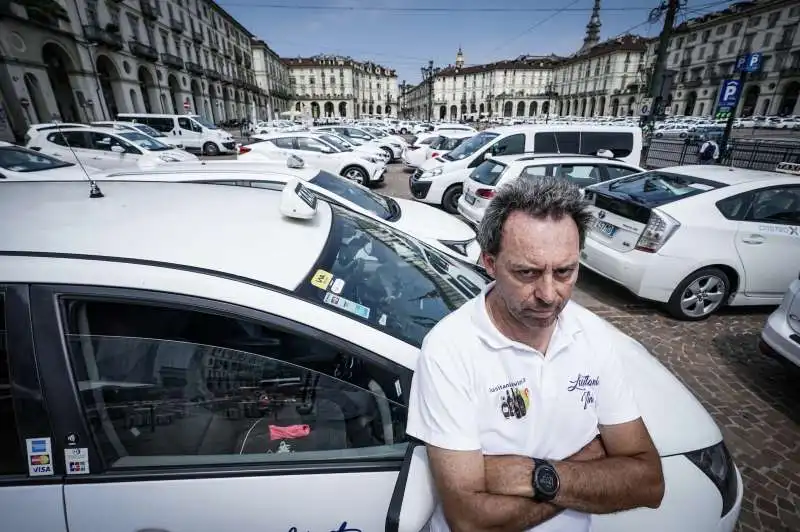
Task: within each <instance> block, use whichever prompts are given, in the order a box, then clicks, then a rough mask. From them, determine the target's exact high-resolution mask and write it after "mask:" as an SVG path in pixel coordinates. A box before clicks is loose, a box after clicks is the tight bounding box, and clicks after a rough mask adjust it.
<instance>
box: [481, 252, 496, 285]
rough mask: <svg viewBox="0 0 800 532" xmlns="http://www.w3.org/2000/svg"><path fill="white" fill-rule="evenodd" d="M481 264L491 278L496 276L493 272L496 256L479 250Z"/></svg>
mask: <svg viewBox="0 0 800 532" xmlns="http://www.w3.org/2000/svg"><path fill="white" fill-rule="evenodd" d="M481 264H483V268H484V269H485V270H486V273H488V274H489V275H490V276H491V277H492V278H493V279H495V278H496V276H495V272H496V271H497V257H496V256H495V255H490V254H488V253H484V252H481Z"/></svg>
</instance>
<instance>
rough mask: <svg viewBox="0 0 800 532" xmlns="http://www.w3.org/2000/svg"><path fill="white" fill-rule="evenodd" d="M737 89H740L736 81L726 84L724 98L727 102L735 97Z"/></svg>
mask: <svg viewBox="0 0 800 532" xmlns="http://www.w3.org/2000/svg"><path fill="white" fill-rule="evenodd" d="M737 89H738V87H737V86H736V85H735V84H734V83H731V84H730V85H726V86H725V95H724V96H723V99H724V100H725V101H726V102H729V101H731V100H733V98H734V97H735V96H736V90H737Z"/></svg>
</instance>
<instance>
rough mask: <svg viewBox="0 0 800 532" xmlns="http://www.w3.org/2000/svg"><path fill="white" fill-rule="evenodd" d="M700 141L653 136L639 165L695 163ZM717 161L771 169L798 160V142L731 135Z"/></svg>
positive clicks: (660, 165)
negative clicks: (654, 137) (782, 163)
mask: <svg viewBox="0 0 800 532" xmlns="http://www.w3.org/2000/svg"><path fill="white" fill-rule="evenodd" d="M701 145H702V141H700V140H693V139H686V140H667V139H653V140H652V141H650V145H649V146H648V147H646V148H645V149H644V150H643V153H642V165H643V166H644V167H645V168H648V169H654V168H664V167H667V166H681V165H686V164H698V163H699V162H700V161H699V159H698V152H699V151H700V146H701ZM720 152H721V153H720V158H719V161H718V163H717V164H720V165H723V166H733V167H736V168H748V169H751V170H774V169H775V167H776V166H777V165H778V163H781V162H790V163H797V162H800V142H792V141H780V140H773V139H741V138H739V139H731V140H729V141H728V146H727V148H725V147H723V146H720Z"/></svg>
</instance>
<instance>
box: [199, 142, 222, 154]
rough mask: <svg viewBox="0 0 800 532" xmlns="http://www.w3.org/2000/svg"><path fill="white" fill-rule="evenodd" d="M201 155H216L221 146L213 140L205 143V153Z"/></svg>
mask: <svg viewBox="0 0 800 532" xmlns="http://www.w3.org/2000/svg"><path fill="white" fill-rule="evenodd" d="M201 155H210V156H211V157H215V156H217V155H219V146H217V145H216V144H214V143H213V142H206V143H205V144H203V153H202V154H201Z"/></svg>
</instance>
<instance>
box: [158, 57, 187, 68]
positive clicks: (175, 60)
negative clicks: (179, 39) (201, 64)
mask: <svg viewBox="0 0 800 532" xmlns="http://www.w3.org/2000/svg"><path fill="white" fill-rule="evenodd" d="M161 62H162V63H164V64H165V65H167V66H168V67H172V68H175V69H177V70H182V69H183V59H182V58H181V57H179V56H177V55H175V54H168V53H162V54H161Z"/></svg>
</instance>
